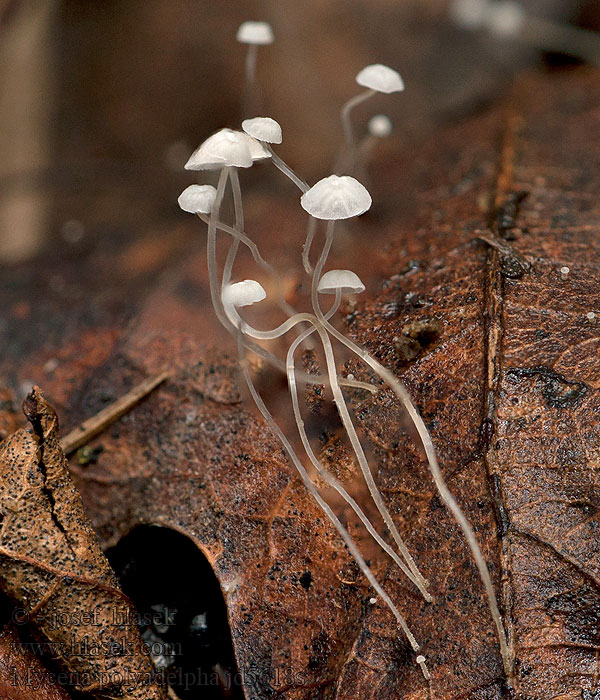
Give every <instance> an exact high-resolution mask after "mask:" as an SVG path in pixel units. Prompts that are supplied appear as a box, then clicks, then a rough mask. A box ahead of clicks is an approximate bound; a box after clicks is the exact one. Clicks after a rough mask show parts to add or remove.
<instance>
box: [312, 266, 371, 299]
mask: <svg viewBox="0 0 600 700" xmlns="http://www.w3.org/2000/svg"><path fill="white" fill-rule="evenodd" d="M338 289H339V290H340V292H341V293H342V294H360V292H364V291H365V285H364V284H363V283H362V282H361V280H360V277H359V276H358V275H357V274H356V273H354V272H352V270H329V272H326V273H325V274H324V275H323V277H321V279H320V280H319V286H318V287H317V291H318V292H320V293H321V294H335V293H336V292H337V290H338Z"/></svg>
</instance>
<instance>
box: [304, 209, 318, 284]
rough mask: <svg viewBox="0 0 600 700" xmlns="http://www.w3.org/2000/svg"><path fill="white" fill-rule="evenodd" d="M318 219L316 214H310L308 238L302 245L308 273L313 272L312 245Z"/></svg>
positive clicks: (305, 267) (307, 228)
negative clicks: (311, 260) (311, 261)
mask: <svg viewBox="0 0 600 700" xmlns="http://www.w3.org/2000/svg"><path fill="white" fill-rule="evenodd" d="M318 223H319V222H318V220H317V219H315V217H314V216H310V215H309V216H308V225H307V227H306V240H305V241H304V245H303V246H302V265H303V267H304V271H305V272H306V274H307V275H310V273H311V272H312V266H311V264H310V247H311V245H312V242H313V239H314V237H315V233H316V232H317V224H318Z"/></svg>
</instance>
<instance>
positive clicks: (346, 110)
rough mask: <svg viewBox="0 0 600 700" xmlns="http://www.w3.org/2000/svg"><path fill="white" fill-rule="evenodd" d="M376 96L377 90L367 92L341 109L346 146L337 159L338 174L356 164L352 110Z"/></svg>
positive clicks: (350, 100)
mask: <svg viewBox="0 0 600 700" xmlns="http://www.w3.org/2000/svg"><path fill="white" fill-rule="evenodd" d="M374 94H375V90H370V89H369V90H365V91H364V92H361V93H359V94H358V95H355V96H354V97H352V98H351V99H349V100H348V102H346V104H345V105H344V106H343V107H342V109H341V112H340V117H341V121H342V131H343V132H344V144H343V146H342V148H341V150H340V154H339V156H338V159H337V163H336V167H335V170H336V172H341V171H342V170H344V171H345V170H348V169H350V168H352V165H353V163H354V157H355V151H356V144H355V143H354V131H353V129H352V119H351V116H350V115H351V113H352V110H353V109H354V108H355V107H357V106H358V105H359V104H362V103H363V102H364V101H365V100H368V99H369V98H370V97H372V96H373V95H374Z"/></svg>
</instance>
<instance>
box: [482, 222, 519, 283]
mask: <svg viewBox="0 0 600 700" xmlns="http://www.w3.org/2000/svg"><path fill="white" fill-rule="evenodd" d="M475 236H476V238H478V239H479V240H480V241H483V242H484V243H487V244H488V245H489V246H491V247H492V248H495V249H496V250H497V251H498V252H500V253H501V254H502V257H503V258H504V261H505V263H506V265H505V267H506V268H507V270H508V271H509V274H507V276H508V277H520V275H521V274H522V273H524V272H529V270H530V269H531V263H530V262H529V261H528V260H527V259H526V258H525V257H523V255H521V253H519V252H517V251H516V250H515V249H514V248H513V247H512V246H511V245H509V244H508V243H507V242H506V241H505V240H504V239H503V238H500V237H499V236H496V235H494V234H493V233H490V232H488V231H475ZM509 268H510V269H509Z"/></svg>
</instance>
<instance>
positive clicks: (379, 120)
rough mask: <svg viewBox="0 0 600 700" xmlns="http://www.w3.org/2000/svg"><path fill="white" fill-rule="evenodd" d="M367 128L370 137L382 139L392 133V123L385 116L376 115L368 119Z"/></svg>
mask: <svg viewBox="0 0 600 700" xmlns="http://www.w3.org/2000/svg"><path fill="white" fill-rule="evenodd" d="M368 128H369V133H370V134H371V136H376V137H377V138H379V139H383V138H385V137H386V136H389V135H390V134H391V133H392V122H391V121H390V118H389V117H387V116H386V115H385V114H376V115H375V116H374V117H371V119H369V125H368Z"/></svg>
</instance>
